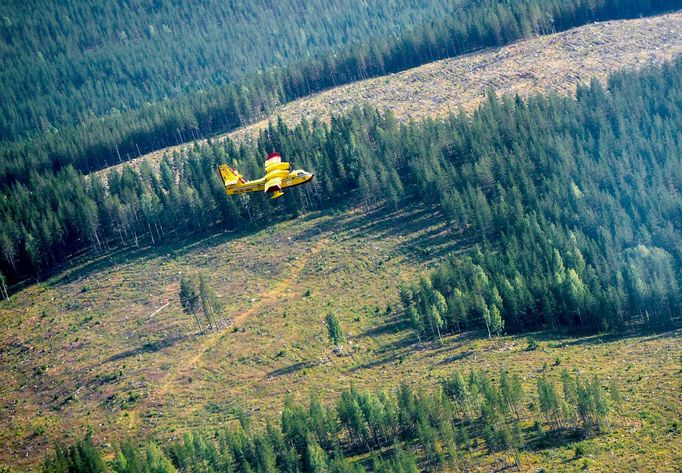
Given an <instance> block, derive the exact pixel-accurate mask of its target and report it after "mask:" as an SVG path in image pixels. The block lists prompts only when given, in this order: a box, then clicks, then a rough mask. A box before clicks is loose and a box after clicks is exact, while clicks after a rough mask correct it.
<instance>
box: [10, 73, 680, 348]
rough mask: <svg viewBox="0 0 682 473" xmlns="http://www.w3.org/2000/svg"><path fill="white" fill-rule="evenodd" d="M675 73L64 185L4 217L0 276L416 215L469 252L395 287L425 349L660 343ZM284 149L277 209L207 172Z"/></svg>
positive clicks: (33, 194) (673, 225)
mask: <svg viewBox="0 0 682 473" xmlns="http://www.w3.org/2000/svg"><path fill="white" fill-rule="evenodd" d="M681 72H682V61H678V62H676V63H674V64H671V65H667V66H665V67H663V68H660V69H650V70H647V71H644V72H642V73H639V74H619V75H617V76H615V77H612V78H611V79H610V83H609V88H610V90H609V91H606V90H605V89H604V88H603V87H602V86H601V85H600V84H599V83H598V82H596V81H595V82H593V83H592V84H591V85H590V86H589V87H587V86H584V87H580V88H579V90H578V92H577V97H576V98H575V99H569V98H561V97H557V96H552V95H550V96H536V97H533V98H531V99H529V100H528V101H523V100H520V99H511V98H504V99H502V100H500V99H498V98H497V97H495V96H494V95H491V96H490V98H489V100H488V101H487V103H485V104H484V105H483V106H482V107H481V108H480V109H479V110H478V111H477V112H476V113H475V114H474V115H473V116H472V117H466V116H464V115H461V116H453V117H450V118H449V119H447V120H443V121H432V122H426V123H423V124H420V125H417V124H406V125H405V124H404V125H400V124H398V123H397V122H396V120H395V119H394V118H393V117H392V116H391V115H390V114H381V113H379V112H377V111H375V110H372V109H364V110H355V111H354V112H353V113H351V114H350V115H348V116H344V117H335V118H334V119H333V120H332V123H331V124H320V123H313V124H310V123H303V124H301V125H300V126H298V127H296V128H294V129H289V128H287V127H286V126H285V125H284V124H283V123H277V124H272V125H271V126H270V128H269V130H267V132H264V133H263V134H262V135H261V136H260V139H259V142H258V143H255V144H248V145H243V146H241V147H240V148H239V149H237V148H236V147H235V145H234V144H233V143H230V142H226V143H209V144H208V145H206V146H196V147H195V148H194V149H192V150H191V151H189V152H188V155H187V156H181V155H178V154H176V155H174V156H168V157H166V158H165V159H164V160H163V162H162V163H161V165H160V170H158V172H157V171H156V170H153V169H151V168H150V167H149V166H148V165H143V166H142V167H141V168H140V169H139V170H133V169H131V168H125V169H123V171H121V172H118V171H113V172H111V173H110V174H109V177H108V186H107V185H105V183H104V182H103V181H102V180H101V179H100V178H98V177H96V176H93V177H90V178H88V179H85V178H83V177H82V176H81V175H79V174H78V173H77V172H76V171H74V170H73V169H71V168H67V169H64V170H62V171H60V172H59V173H57V174H56V175H54V176H51V175H48V176H40V175H36V176H35V178H34V179H33V185H32V186H31V189H29V188H27V187H26V186H24V185H22V184H16V185H15V186H14V187H13V189H12V191H11V192H9V193H5V194H4V195H3V198H2V200H0V208H1V209H2V211H1V212H0V215H1V216H2V218H3V220H2V222H0V252H1V254H2V270H3V272H4V273H5V274H10V275H11V276H12V277H13V278H16V277H18V276H19V275H21V274H25V273H26V272H29V271H33V272H38V273H40V272H41V271H44V270H46V269H49V268H51V267H53V266H55V265H57V264H59V263H62V262H63V261H65V260H66V259H68V257H69V256H68V255H70V254H73V253H74V252H77V251H80V250H83V249H84V248H87V247H91V248H92V250H93V251H96V252H106V251H108V250H109V249H110V248H111V247H112V246H118V245H130V244H134V245H138V244H140V239H144V242H145V243H151V244H159V243H160V242H163V241H166V240H168V239H176V238H184V237H185V236H186V235H187V234H189V233H194V232H199V231H207V230H210V231H215V230H218V231H220V230H222V229H238V228H245V227H247V226H249V225H251V226H257V225H259V224H260V223H261V222H270V221H271V219H272V218H274V216H275V215H282V214H285V215H286V214H288V215H295V214H296V213H297V212H300V211H308V210H314V209H321V208H325V207H327V206H329V205H333V204H334V203H335V202H338V200H339V199H340V198H341V199H343V196H344V195H348V194H349V193H352V194H353V195H355V196H357V197H356V198H359V199H360V200H361V201H362V202H364V203H366V204H374V203H381V202H385V203H386V204H387V205H388V206H390V207H392V208H398V207H399V206H400V205H401V199H402V198H403V196H404V195H405V194H409V195H410V196H411V200H414V199H417V200H421V201H422V202H423V203H424V204H426V205H428V206H431V207H432V208H434V209H438V210H440V211H441V212H442V214H443V215H444V218H446V219H447V220H448V221H449V222H450V227H451V235H452V238H453V239H458V240H461V241H463V242H467V243H468V244H469V248H471V250H470V251H468V252H467V253H466V254H464V255H459V256H458V257H456V258H453V259H452V260H450V261H448V262H446V263H445V264H443V265H442V266H441V267H440V268H439V269H438V270H437V271H435V272H434V274H432V275H431V276H430V277H429V278H424V279H423V280H422V282H420V283H419V284H417V285H415V286H414V287H406V288H403V291H402V299H403V303H404V306H405V311H404V314H405V316H406V317H407V318H409V319H410V321H411V323H412V324H413V326H414V327H415V329H416V330H417V332H418V334H419V336H420V337H421V336H426V337H437V336H439V335H442V334H443V333H449V332H453V331H458V330H467V329H472V328H479V327H481V328H486V327H487V329H488V332H489V333H490V334H491V335H492V334H493V333H500V332H502V331H503V330H506V331H510V332H516V331H523V330H531V329H536V328H540V327H546V326H550V327H560V326H562V327H569V328H571V329H576V330H589V331H595V330H612V329H619V328H622V327H624V326H625V325H626V324H628V323H630V322H635V321H643V322H646V323H649V324H651V325H652V326H654V327H661V326H667V325H670V324H672V323H673V322H674V321H675V319H676V318H678V317H679V315H680V303H681V300H680V294H679V287H680V283H681V282H682V280H681V273H682V271H681V268H682V233H681V228H680V223H681V222H682V198H681V197H680V195H681V194H680V189H681V188H682V161H681V160H682V137H681V136H680V134H679V129H680V127H682V74H681ZM267 149H277V150H279V151H281V152H282V154H283V155H284V156H286V157H287V158H288V159H289V160H291V161H292V162H294V163H295V164H296V166H300V167H303V168H305V169H309V170H312V171H313V172H315V173H316V179H315V180H314V181H313V183H312V184H310V185H308V186H303V187H301V188H299V189H296V190H293V191H292V192H289V193H288V194H287V198H286V199H281V200H280V201H278V202H275V203H273V202H271V201H270V200H269V199H268V198H267V196H265V195H260V194H259V195H249V196H245V197H242V198H239V199H235V198H227V197H226V195H225V193H224V190H223V189H222V185H221V183H220V181H219V178H218V176H217V173H216V172H215V167H216V164H217V163H218V162H229V163H232V164H234V165H235V166H236V167H237V168H238V169H240V171H241V172H243V173H244V174H245V175H247V176H249V175H251V176H255V175H257V174H258V173H260V172H262V162H263V158H264V155H263V152H262V150H267Z"/></svg>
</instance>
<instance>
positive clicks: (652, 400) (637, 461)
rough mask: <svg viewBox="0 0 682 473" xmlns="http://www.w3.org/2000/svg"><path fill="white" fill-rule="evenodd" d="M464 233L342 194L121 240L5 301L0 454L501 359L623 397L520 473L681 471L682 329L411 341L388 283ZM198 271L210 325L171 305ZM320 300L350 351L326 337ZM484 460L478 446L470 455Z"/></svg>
mask: <svg viewBox="0 0 682 473" xmlns="http://www.w3.org/2000/svg"><path fill="white" fill-rule="evenodd" d="M465 246H466V245H465V243H464V242H460V241H457V240H454V239H452V238H451V237H450V235H449V233H448V230H447V228H446V227H445V226H443V225H442V224H441V223H439V218H438V216H437V215H433V213H432V212H431V211H430V210H429V209H426V208H407V209H401V210H400V211H397V212H392V211H386V210H384V209H370V210H363V209H361V208H352V209H349V210H345V211H334V212H325V213H315V214H310V215H307V216H304V217H301V218H298V219H296V220H294V221H289V222H283V223H278V224H275V225H274V226H273V227H271V228H269V229H266V230H263V231H259V232H257V233H253V234H244V235H231V234H228V233H226V234H222V235H217V236H214V237H210V238H206V239H203V240H199V241H195V242H193V243H191V244H187V245H178V246H176V247H173V246H166V247H163V248H161V249H155V248H148V249H142V250H140V251H138V252H137V253H136V254H131V253H120V254H118V255H114V256H112V257H111V258H108V259H105V260H103V261H95V262H91V263H86V264H84V265H82V266H79V267H76V268H74V269H72V270H70V271H68V272H66V273H64V274H62V275H60V276H58V277H56V278H53V279H51V280H49V281H46V282H44V283H42V284H37V285H34V286H31V287H29V288H27V289H25V290H23V291H21V292H19V293H18V294H16V295H14V296H13V297H12V300H11V301H10V302H3V303H2V304H0V327H1V328H0V444H2V445H3V446H4V448H3V449H1V450H0V465H5V466H8V467H13V468H16V469H17V470H23V469H26V468H28V467H29V466H30V465H34V464H35V463H36V462H38V461H39V460H40V458H41V456H42V455H43V454H44V453H45V451H46V449H47V448H49V446H50V445H51V444H52V443H53V442H55V441H57V440H68V438H69V437H73V436H81V435H82V434H83V433H84V432H85V430H86V429H87V427H88V426H91V427H93V429H94V430H95V432H96V441H97V442H98V444H100V445H101V446H103V447H104V448H105V449H106V448H107V445H110V444H111V443H112V442H114V441H116V440H117V439H121V438H123V437H125V436H137V437H139V438H146V437H149V436H153V437H155V438H158V439H160V440H161V441H164V440H168V439H173V438H177V436H178V435H179V434H181V433H182V432H183V431H185V430H187V429H209V430H210V429H216V428H220V426H222V425H226V424H228V423H230V422H234V420H235V418H236V415H237V413H238V412H239V411H240V410H245V411H246V412H247V413H248V414H250V415H252V416H254V418H260V417H262V416H264V415H270V416H277V415H278V413H279V410H280V408H281V405H282V400H283V397H284V395H285V394H286V393H293V395H294V396H295V397H297V398H300V399H306V398H307V397H308V396H309V393H310V392H311V391H317V392H319V393H320V394H321V395H322V396H323V398H325V399H329V400H330V401H333V399H334V398H335V393H337V392H338V391H339V390H341V389H342V388H346V387H348V386H349V385H350V384H351V383H355V384H356V385H357V386H359V387H367V388H377V387H382V386H383V387H387V388H392V387H395V386H396V385H397V384H398V383H399V382H401V381H405V382H408V383H410V384H413V385H422V386H431V385H434V384H435V383H437V381H438V380H439V379H441V378H443V377H446V376H449V375H450V374H451V373H452V372H453V370H455V369H459V370H463V371H467V370H468V369H470V368H472V367H477V368H480V369H482V370H484V371H487V372H490V373H493V374H495V375H496V374H497V373H498V372H499V369H500V367H501V366H507V367H508V368H509V369H511V370H512V371H514V372H517V373H519V374H520V375H522V376H523V378H524V382H525V383H526V387H527V388H528V390H529V391H531V390H532V391H533V392H534V383H535V379H536V378H537V377H538V376H539V375H541V374H542V373H545V372H546V373H549V374H550V375H552V376H554V375H556V376H557V377H558V375H559V372H560V370H561V369H563V368H564V367H568V368H569V369H572V370H573V369H575V370H578V371H580V372H581V373H583V374H596V375H598V376H600V377H601V378H602V379H603V380H605V381H609V380H615V381H616V382H617V383H618V385H619V387H620V389H621V392H622V393H623V395H624V396H625V398H626V402H625V406H624V408H623V410H622V412H621V413H619V415H617V417H616V419H615V421H614V425H613V429H612V431H611V433H609V434H607V435H604V436H601V437H598V438H596V439H592V440H589V441H584V442H581V443H580V445H581V447H580V453H581V454H580V456H576V444H575V443H565V444H559V445H552V446H550V447H549V448H537V449H535V450H531V451H528V452H525V453H524V454H523V456H522V457H523V462H524V465H526V466H528V468H529V470H530V471H534V469H535V468H539V467H540V466H544V467H545V468H546V469H547V470H548V471H574V470H576V469H580V468H583V467H585V468H587V469H588V470H589V471H614V470H616V469H617V470H618V471H677V470H676V468H678V466H679V465H680V464H682V456H681V454H680V453H679V452H680V451H682V448H680V447H682V436H681V430H682V428H681V427H680V425H681V424H682V418H681V416H682V399H681V397H680V394H681V383H680V378H681V374H680V369H681V368H682V360H681V358H680V357H681V356H682V339H681V338H680V336H681V335H682V332H681V331H676V332H669V333H664V334H656V335H647V334H633V335H630V336H627V337H620V338H613V337H598V336H593V337H584V338H577V339H576V338H564V337H560V336H556V337H555V336H550V335H548V334H546V333H538V334H532V336H533V337H534V338H535V339H537V340H538V345H539V346H538V348H537V349H536V350H534V351H527V350H526V348H527V347H528V343H529V342H528V340H529V337H528V336H520V337H515V336H509V337H502V338H500V339H496V340H492V341H489V340H486V339H484V338H480V337H479V334H467V335H463V336H454V337H449V338H447V339H446V340H445V343H444V344H443V345H439V344H424V345H418V344H416V343H415V342H416V340H415V339H414V337H413V335H412V334H411V333H410V332H409V331H408V330H405V329H404V327H403V326H402V325H401V324H400V322H399V321H398V320H396V318H395V314H394V311H393V310H390V311H387V307H391V308H392V307H394V306H396V307H397V299H398V297H397V286H398V284H399V282H400V281H406V280H412V279H413V278H415V277H416V276H417V275H418V274H419V273H420V272H422V271H425V270H427V269H429V268H431V267H433V265H434V264H436V262H437V261H438V259H439V258H440V257H441V256H442V255H444V254H445V253H449V252H452V251H459V250H461V249H462V248H465ZM199 272H203V273H205V274H206V275H207V277H208V278H209V281H210V284H211V285H212V286H213V287H214V288H215V289H216V291H217V292H218V294H219V295H220V297H221V300H222V302H223V304H224V306H225V313H224V315H225V321H224V325H223V328H222V330H220V331H217V332H204V333H197V329H196V326H195V323H194V321H193V318H192V317H191V316H186V315H185V314H183V313H182V311H181V308H180V303H179V300H178V296H177V294H178V287H179V278H180V274H181V273H185V274H186V273H189V274H198V273H199ZM168 303H169V304H168ZM166 304H168V305H166ZM164 306H165V307H164ZM161 307H164V308H163V309H161V310H158V309H159V308H161ZM331 310H333V311H334V312H335V313H336V315H337V316H338V318H339V319H340V321H341V325H342V326H343V328H344V330H345V332H346V334H347V336H348V342H347V343H346V344H345V350H346V351H347V352H348V353H349V355H348V356H337V355H335V354H334V353H333V352H332V349H333V347H332V346H331V344H330V343H329V342H328V340H327V335H326V328H325V325H324V317H325V315H326V314H327V313H328V312H329V311H331ZM152 314H154V315H153V316H152ZM491 462H492V459H491V458H488V457H487V456H485V455H482V456H481V459H480V463H479V465H478V468H479V469H481V470H486V469H487V468H488V467H490V466H491V464H492V463H491Z"/></svg>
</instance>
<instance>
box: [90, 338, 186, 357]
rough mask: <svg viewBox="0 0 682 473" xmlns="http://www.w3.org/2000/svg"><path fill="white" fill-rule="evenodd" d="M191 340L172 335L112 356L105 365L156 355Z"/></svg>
mask: <svg viewBox="0 0 682 473" xmlns="http://www.w3.org/2000/svg"><path fill="white" fill-rule="evenodd" d="M188 338H190V335H186V334H183V335H172V336H169V337H166V338H164V339H161V340H156V341H154V342H146V343H144V344H143V345H141V346H139V347H137V348H132V349H130V350H126V351H123V352H121V353H117V354H116V355H112V356H110V357H109V358H107V359H105V360H104V361H103V363H111V362H114V361H120V360H124V359H126V358H130V357H131V356H137V355H142V354H145V353H156V352H158V351H161V350H163V349H165V348H169V347H171V346H173V345H175V344H177V343H181V342H183V341H185V340H187V339H188Z"/></svg>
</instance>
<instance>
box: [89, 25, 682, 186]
mask: <svg viewBox="0 0 682 473" xmlns="http://www.w3.org/2000/svg"><path fill="white" fill-rule="evenodd" d="M678 55H682V12H675V13H670V14H667V15H661V16H656V17H648V18H640V19H635V20H620V21H608V22H603V23H593V24H589V25H585V26H582V27H579V28H574V29H572V30H568V31H565V32H562V33H557V34H553V35H547V36H538V37H535V38H530V39H527V40H524V41H519V42H517V43H514V44H510V45H508V46H505V47H502V48H496V49H488V50H485V51H481V52H478V53H473V54H469V55H466V56H460V57H455V58H450V59H445V60H442V61H436V62H432V63H430V64H425V65H423V66H420V67H416V68H414V69H409V70H406V71H403V72H400V73H397V74H390V75H388V76H382V77H376V78H373V79H367V80H363V81H359V82H354V83H351V84H347V85H343V86H339V87H336V88H333V89H330V90H326V91H323V92H319V93H316V94H313V95H310V96H308V97H305V98H302V99H300V100H296V101H294V102H291V103H288V104H285V105H282V106H281V107H279V108H278V109H276V110H275V111H274V112H273V113H272V114H270V116H269V117H268V118H266V119H264V120H261V121H259V122H257V123H254V124H252V125H248V126H246V127H243V128H240V129H238V130H235V131H233V132H231V133H227V134H224V135H221V136H218V137H215V138H214V140H216V141H220V140H225V139H228V138H229V139H234V140H242V139H245V138H249V137H253V136H255V135H257V133H258V132H259V131H260V130H262V129H264V128H265V127H267V125H268V121H269V120H271V119H273V118H276V117H278V116H281V117H282V119H283V120H284V121H285V123H287V124H289V125H295V124H297V123H299V122H300V121H301V120H302V119H303V118H305V119H307V120H312V119H313V118H315V117H316V118H319V119H322V120H328V119H329V117H330V116H331V114H339V113H343V112H346V111H348V110H350V109H351V108H352V107H354V106H356V105H361V104H365V103H366V104H370V105H372V106H374V107H377V108H382V109H389V110H391V111H392V112H393V113H394V114H395V116H396V117H397V118H398V119H399V120H410V119H414V120H422V119H424V118H426V117H441V116H445V115H447V114H448V113H450V112H456V111H457V110H459V109H461V110H464V111H465V112H471V111H472V110H474V109H475V108H476V107H477V106H478V105H479V104H480V103H481V102H482V100H483V99H484V97H485V93H486V91H487V90H489V89H492V90H495V91H496V92H497V93H498V94H499V95H504V94H510V95H514V94H519V95H520V96H524V97H525V96H528V95H530V94H533V93H540V92H548V91H551V92H555V93H559V94H563V95H570V94H573V93H574V92H575V88H576V85H577V84H579V83H586V82H589V80H590V79H591V78H592V77H596V78H597V79H599V80H601V81H604V80H605V79H606V77H607V76H608V75H609V74H611V73H613V72H615V71H617V70H621V69H640V68H642V67H646V66H648V65H652V64H660V63H662V62H665V61H669V60H671V59H673V58H675V57H677V56H678ZM204 141H205V140H201V141H200V142H204ZM191 145H192V144H191V143H189V144H188V143H186V144H181V145H178V146H173V147H170V148H166V149H164V150H160V151H155V152H153V153H150V154H147V155H144V156H142V157H140V158H137V159H134V160H132V161H130V162H128V163H124V164H123V165H126V164H129V165H132V166H133V167H137V166H139V165H140V164H141V163H142V162H143V161H145V160H148V161H150V162H151V164H152V165H156V164H158V162H160V160H161V159H162V158H163V155H164V154H165V153H166V152H172V151H179V150H183V149H186V148H188V147H189V146H191ZM120 166H122V165H117V166H114V167H112V168H108V169H105V170H102V171H99V172H98V174H100V175H101V176H106V174H107V173H108V172H109V170H111V169H114V168H118V167H120Z"/></svg>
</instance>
